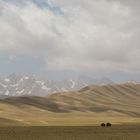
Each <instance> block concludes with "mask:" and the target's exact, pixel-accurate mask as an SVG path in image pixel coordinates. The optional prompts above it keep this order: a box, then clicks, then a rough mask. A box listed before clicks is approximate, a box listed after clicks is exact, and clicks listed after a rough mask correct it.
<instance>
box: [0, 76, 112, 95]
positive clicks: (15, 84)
mask: <svg viewBox="0 0 140 140" xmlns="http://www.w3.org/2000/svg"><path fill="white" fill-rule="evenodd" d="M111 83H112V81H110V80H109V79H107V78H102V79H92V78H88V77H84V76H80V77H78V78H75V79H72V78H69V79H65V80H62V81H52V80H46V79H42V78H39V77H37V76H32V75H16V74H12V75H10V76H7V77H0V95H1V96H3V95H4V96H23V95H34V96H45V95H47V94H50V93H56V92H64V91H75V90H79V89H80V88H83V87H85V86H87V85H91V84H111Z"/></svg>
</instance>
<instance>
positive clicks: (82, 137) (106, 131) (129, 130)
mask: <svg viewBox="0 0 140 140" xmlns="http://www.w3.org/2000/svg"><path fill="white" fill-rule="evenodd" d="M0 140H140V125H139V126H138V125H120V126H119V125H118V126H112V127H110V128H106V127H105V128H102V127H100V126H48V127H42V126H41V127H0Z"/></svg>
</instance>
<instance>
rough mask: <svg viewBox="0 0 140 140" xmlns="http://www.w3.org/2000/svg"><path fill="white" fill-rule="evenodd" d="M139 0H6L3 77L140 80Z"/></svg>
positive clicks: (0, 49)
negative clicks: (14, 74) (76, 77)
mask: <svg viewBox="0 0 140 140" xmlns="http://www.w3.org/2000/svg"><path fill="white" fill-rule="evenodd" d="M139 5H140V1H139V0H133V1H132V0H0V75H7V74H11V73H18V74H24V73H25V74H37V75H42V76H45V77H47V78H49V79H61V78H65V77H69V76H76V75H88V76H90V77H95V78H97V77H108V78H110V79H112V80H114V81H125V80H137V81H140V62H139V61H140V39H139V37H140V8H139Z"/></svg>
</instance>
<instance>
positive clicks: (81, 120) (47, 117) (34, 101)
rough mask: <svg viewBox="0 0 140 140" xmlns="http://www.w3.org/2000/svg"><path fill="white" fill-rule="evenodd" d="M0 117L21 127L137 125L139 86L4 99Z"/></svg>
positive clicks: (110, 86)
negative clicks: (103, 124)
mask: <svg viewBox="0 0 140 140" xmlns="http://www.w3.org/2000/svg"><path fill="white" fill-rule="evenodd" d="M0 117H1V118H3V119H10V120H13V122H14V121H17V122H18V123H21V124H23V125H93V124H99V123H100V122H102V121H111V122H113V123H137V122H139V123H140V84H137V83H131V82H130V83H124V84H116V85H115V84H114V85H102V86H101V85H100V86H99V85H93V86H87V87H85V88H83V89H81V90H79V91H77V92H62V93H56V94H52V95H48V96H46V97H38V96H28V97H27V96H23V97H11V98H6V99H3V100H1V101H0Z"/></svg>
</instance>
